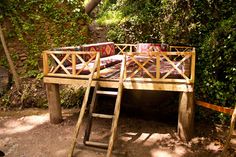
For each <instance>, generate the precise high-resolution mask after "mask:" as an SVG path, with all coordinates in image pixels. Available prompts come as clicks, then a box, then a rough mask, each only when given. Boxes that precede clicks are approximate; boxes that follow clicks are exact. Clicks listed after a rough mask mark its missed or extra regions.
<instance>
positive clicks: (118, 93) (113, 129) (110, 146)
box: [68, 55, 126, 157]
mask: <svg viewBox="0 0 236 157" xmlns="http://www.w3.org/2000/svg"><path fill="white" fill-rule="evenodd" d="M125 61H126V55H124V58H123V61H122V66H121V70H120V78H119V85H118V91H104V90H99V87H100V85H99V81H95V80H93V74H94V71H92V74H91V76H90V78H89V81H88V87H87V89H86V92H85V96H84V100H83V103H82V107H81V111H80V114H79V118H78V121H77V124H76V129H75V133H74V139H73V143H72V146H71V149H70V151H69V154H68V157H72V156H73V152H74V148H75V145H76V143H77V142H76V141H77V137H78V135H79V129H80V126H81V123H82V120H83V117H84V113H85V109H86V105H87V102H88V97H89V92H90V88H91V84H92V81H95V82H96V83H95V88H94V93H93V97H92V102H91V105H90V109H89V117H88V119H89V121H88V124H87V128H86V131H85V137H84V144H85V145H88V146H95V147H100V148H107V149H108V150H107V154H106V156H107V157H110V156H111V154H112V149H113V145H114V139H115V136H116V131H117V124H118V119H119V114H120V104H121V98H122V91H123V78H124V69H125ZM95 68H96V67H95ZM94 70H95V69H94ZM99 94H103V95H113V96H116V102H115V108H114V114H113V115H107V114H98V113H94V108H95V105H96V97H97V95H99ZM94 117H96V118H106V119H107V118H109V119H112V126H111V136H110V139H109V143H108V144H106V143H101V142H93V141H89V137H90V133H91V127H92V119H93V118H94Z"/></svg>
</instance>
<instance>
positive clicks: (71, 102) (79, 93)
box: [60, 87, 85, 108]
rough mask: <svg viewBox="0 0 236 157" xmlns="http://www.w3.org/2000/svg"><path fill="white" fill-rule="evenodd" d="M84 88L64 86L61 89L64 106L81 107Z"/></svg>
mask: <svg viewBox="0 0 236 157" xmlns="http://www.w3.org/2000/svg"><path fill="white" fill-rule="evenodd" d="M84 92H85V90H84V88H78V89H76V88H72V87H71V88H64V89H62V90H61V91H60V95H61V105H62V106H63V107H64V108H71V107H79V106H80V105H81V104H82V101H83V97H84Z"/></svg>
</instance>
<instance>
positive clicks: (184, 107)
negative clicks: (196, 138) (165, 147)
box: [177, 92, 195, 141]
mask: <svg viewBox="0 0 236 157" xmlns="http://www.w3.org/2000/svg"><path fill="white" fill-rule="evenodd" d="M193 99H194V93H193V92H181V93H180V96H179V116H178V128H177V132H178V135H179V137H180V138H181V140H183V141H189V140H190V139H191V138H192V136H193V126H194V109H195V106H194V105H195V104H194V100H193Z"/></svg>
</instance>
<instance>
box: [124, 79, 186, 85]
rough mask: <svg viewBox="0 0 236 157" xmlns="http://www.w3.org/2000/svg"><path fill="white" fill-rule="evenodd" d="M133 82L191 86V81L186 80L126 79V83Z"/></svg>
mask: <svg viewBox="0 0 236 157" xmlns="http://www.w3.org/2000/svg"><path fill="white" fill-rule="evenodd" d="M128 81H132V82H151V83H156V82H159V83H160V82H162V83H166V82H167V83H183V84H189V83H190V82H189V81H186V80H185V79H156V78H126V79H125V82H128Z"/></svg>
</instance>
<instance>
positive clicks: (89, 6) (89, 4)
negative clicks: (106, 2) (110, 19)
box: [85, 0, 101, 14]
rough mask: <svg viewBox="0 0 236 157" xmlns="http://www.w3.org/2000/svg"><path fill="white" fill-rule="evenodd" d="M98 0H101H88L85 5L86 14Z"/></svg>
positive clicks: (99, 0)
mask: <svg viewBox="0 0 236 157" xmlns="http://www.w3.org/2000/svg"><path fill="white" fill-rule="evenodd" d="M100 2H101V0H90V1H89V2H88V4H87V5H86V6H85V12H86V13H87V14H90V13H91V12H92V11H93V9H94V8H95V7H96V6H97V5H98V4H99V3H100Z"/></svg>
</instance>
